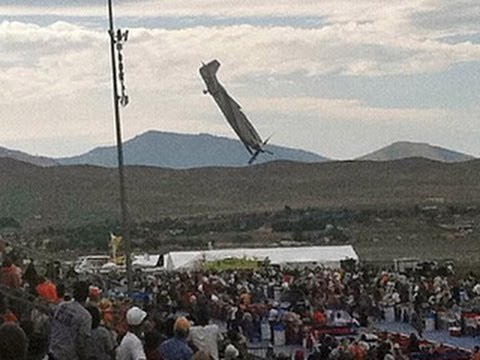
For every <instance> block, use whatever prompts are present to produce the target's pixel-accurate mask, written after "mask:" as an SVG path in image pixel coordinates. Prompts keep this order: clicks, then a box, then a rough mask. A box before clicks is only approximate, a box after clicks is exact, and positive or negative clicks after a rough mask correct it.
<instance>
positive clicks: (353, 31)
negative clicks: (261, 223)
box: [0, 0, 480, 159]
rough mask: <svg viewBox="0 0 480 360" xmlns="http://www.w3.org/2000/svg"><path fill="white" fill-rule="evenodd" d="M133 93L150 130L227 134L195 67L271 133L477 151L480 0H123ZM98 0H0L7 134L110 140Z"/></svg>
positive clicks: (64, 143) (4, 142)
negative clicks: (214, 68) (213, 69)
mask: <svg viewBox="0 0 480 360" xmlns="http://www.w3.org/2000/svg"><path fill="white" fill-rule="evenodd" d="M115 22H116V23H115V26H116V27H117V28H122V29H128V30H129V39H128V42H127V43H126V44H125V47H124V51H123V54H124V65H125V70H126V86H127V92H128V95H129V97H130V104H129V105H128V106H127V107H126V108H124V109H122V111H121V116H122V126H123V129H122V130H123V136H124V139H129V138H132V137H134V136H136V135H139V134H141V133H143V132H145V131H148V130H160V131H169V132H179V133H190V134H196V133H210V134H213V135H218V136H227V137H230V138H235V135H234V133H233V132H232V130H231V129H230V127H229V126H228V124H227V123H226V122H225V120H224V119H223V117H222V116H221V114H220V112H219V110H218V109H217V107H216V106H215V104H214V102H213V100H212V99H211V97H209V96H205V95H204V94H203V93H202V90H203V89H204V84H203V82H202V80H201V78H200V76H199V73H198V69H199V67H200V66H201V63H202V61H203V62H208V61H210V60H212V59H218V60H219V61H220V62H221V64H222V66H221V68H220V70H219V73H218V77H219V80H220V81H221V82H222V83H223V84H224V86H225V87H226V89H227V90H228V91H229V92H230V94H231V95H232V96H233V97H234V98H235V99H236V100H237V101H238V102H239V103H240V104H241V105H242V108H243V110H244V112H245V113H246V114H247V116H248V117H249V119H250V120H251V121H252V123H253V124H254V125H255V127H256V128H257V130H258V131H259V133H260V135H261V136H262V137H263V138H266V137H268V136H270V135H273V137H272V140H271V142H272V143H274V144H276V145H282V146H288V147H293V148H299V149H304V150H308V151H313V152H315V153H317V154H320V155H323V156H326V157H329V158H334V159H351V158H355V157H357V156H360V155H364V154H366V153H368V152H371V151H374V150H376V149H378V148H380V147H382V146H386V145H388V144H390V143H392V142H395V141H416V142H427V143H430V144H432V145H438V146H443V147H447V148H450V149H454V150H457V151H461V152H465V153H468V154H471V155H474V156H480V140H479V139H480V119H479V115H478V114H479V107H480V106H479V101H478V98H479V97H480V2H478V1H477V0H409V1H404V0H389V1H384V0H355V1H353V0H322V1H318V0H275V1H273V0H242V1H231V0H168V1H167V0H135V1H132V0H116V1H115ZM107 26H108V19H107V11H106V1H105V0H65V1H61V0H42V1H38V0H0V51H1V55H2V56H1V57H0V84H2V91H1V92H0V119H1V121H0V146H3V147H7V148H10V149H16V150H22V151H26V152H29V153H31V154H37V155H45V156H52V157H60V156H72V155H76V154H80V153H83V152H86V151H88V150H91V149H92V148H94V147H96V146H101V145H109V144H114V141H115V136H114V121H113V112H112V90H111V83H112V80H111V70H110V66H111V64H110V53H109V36H108V33H107Z"/></svg>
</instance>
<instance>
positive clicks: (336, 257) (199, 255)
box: [165, 245, 358, 270]
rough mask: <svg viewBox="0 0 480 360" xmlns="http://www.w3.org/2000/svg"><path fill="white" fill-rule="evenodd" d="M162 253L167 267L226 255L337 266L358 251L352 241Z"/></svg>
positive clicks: (175, 266)
mask: <svg viewBox="0 0 480 360" xmlns="http://www.w3.org/2000/svg"><path fill="white" fill-rule="evenodd" d="M165 257H166V259H167V261H166V262H165V263H166V267H167V268H168V269H170V270H175V269H181V268H190V267H193V266H194V265H195V263H198V262H199V261H202V260H204V261H215V260H222V259H227V258H246V259H258V260H261V261H262V260H265V259H266V258H268V259H269V260H270V263H271V264H275V265H286V264H302V263H303V264H305V263H312V264H321V265H325V266H332V267H338V266H340V261H342V260H346V259H353V260H355V261H358V255H357V253H356V252H355V250H354V248H353V247H352V246H351V245H345V246H308V247H277V248H241V249H217V250H205V251H201V250H199V251H172V252H170V253H168V254H166V255H165Z"/></svg>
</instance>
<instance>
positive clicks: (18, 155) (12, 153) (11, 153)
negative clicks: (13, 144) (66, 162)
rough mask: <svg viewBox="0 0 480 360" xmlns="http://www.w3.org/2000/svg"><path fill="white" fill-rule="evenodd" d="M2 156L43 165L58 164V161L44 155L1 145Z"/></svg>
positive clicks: (0, 154) (0, 153) (0, 152)
mask: <svg viewBox="0 0 480 360" xmlns="http://www.w3.org/2000/svg"><path fill="white" fill-rule="evenodd" d="M0 158H9V159H15V160H18V161H22V162H25V163H29V164H33V165H36V166H42V167H46V166H55V165H58V163H57V162H56V161H55V160H53V159H50V158H47V157H44V156H34V155H30V154H27V153H24V152H22V151H17V150H10V149H7V148H4V147H0Z"/></svg>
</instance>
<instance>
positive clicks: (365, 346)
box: [0, 257, 480, 360]
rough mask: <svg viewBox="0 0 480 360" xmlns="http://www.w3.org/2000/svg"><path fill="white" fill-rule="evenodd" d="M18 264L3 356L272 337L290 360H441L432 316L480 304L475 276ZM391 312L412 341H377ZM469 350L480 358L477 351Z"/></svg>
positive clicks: (271, 355) (58, 355)
mask: <svg viewBox="0 0 480 360" xmlns="http://www.w3.org/2000/svg"><path fill="white" fill-rule="evenodd" d="M19 265H20V264H18V263H16V262H14V261H12V259H10V258H8V257H5V258H4V259H3V262H2V267H1V269H0V323H1V326H0V360H4V359H39V360H40V359H47V358H48V359H52V360H63V359H69V360H76V359H82V360H83V359H88V360H94V359H97V360H101V359H119V360H130V359H131V360H135V359H148V360H184V359H185V360H190V359H197V360H198V359H214V360H219V359H249V358H252V356H255V355H254V354H255V351H250V350H249V347H250V345H251V344H262V343H263V342H264V341H265V340H266V341H269V342H270V345H269V346H268V347H266V348H265V353H262V354H261V356H262V358H267V359H277V358H278V359H280V358H288V357H285V355H283V354H281V352H282V350H285V347H288V346H291V347H293V348H295V349H298V351H296V352H295V354H294V355H293V358H294V359H306V358H307V357H308V359H312V360H316V359H317V360H318V359H322V360H328V359H332V360H367V359H378V360H393V359H394V360H397V359H398V360H401V359H406V358H408V357H410V358H412V356H413V354H423V355H424V356H427V355H428V356H430V357H429V358H431V359H434V358H435V357H434V355H436V356H437V358H438V356H439V354H441V353H442V351H443V350H441V349H440V348H435V347H432V346H428V345H425V344H424V345H425V346H423V345H422V342H421V338H422V335H423V330H424V324H425V321H424V316H425V314H427V313H436V314H440V313H441V314H448V316H449V317H450V318H451V319H452V321H455V320H457V321H460V320H461V316H460V317H459V314H461V311H462V310H465V309H468V310H472V311H475V310H476V309H477V306H478V305H477V302H478V301H479V300H480V283H479V282H478V279H477V278H476V277H475V275H474V274H470V275H469V276H467V277H464V278H463V279H458V277H456V276H454V275H453V274H451V273H448V274H439V273H434V272H430V273H428V274H422V273H413V274H408V275H407V274H401V273H398V272H393V271H374V270H372V269H366V268H358V267H352V268H350V269H348V270H347V269H329V268H320V267H318V268H314V269H313V268H302V269H280V268H278V267H273V266H262V267H259V268H256V269H250V270H242V271H236V270H222V271H215V270H201V269H197V270H195V271H193V270H192V271H183V272H174V273H170V272H169V273H166V272H164V273H158V274H146V273H136V274H135V276H134V278H133V288H134V289H135V291H134V292H132V293H130V294H128V292H127V289H126V280H125V275H124V274H117V273H111V274H76V273H74V272H72V271H68V272H65V275H63V276H62V275H61V274H59V273H57V274H55V275H52V273H51V272H48V271H47V272H45V271H43V272H40V271H39V272H37V270H36V267H35V264H34V262H33V261H30V262H28V263H25V264H24V265H23V262H22V265H23V266H19ZM52 277H54V278H52ZM478 310H480V309H478ZM389 314H391V316H393V317H394V320H397V321H408V322H410V323H412V325H413V326H414V328H415V329H416V334H412V335H411V337H410V338H409V339H408V341H407V342H405V343H404V344H400V342H399V341H398V340H395V339H391V338H381V339H376V340H375V341H372V340H371V339H369V338H368V336H367V335H368V334H369V333H370V332H371V330H372V325H373V324H374V323H375V322H377V321H380V320H381V319H383V318H385V317H388V316H390V315H389ZM478 327H479V328H480V325H479V326H478ZM334 328H349V329H350V328H361V329H369V330H368V331H366V332H363V333H362V332H361V333H360V334H359V335H354V334H353V332H352V333H351V334H350V335H349V336H348V337H343V338H342V339H340V340H339V339H338V338H337V337H335V336H333V335H332V334H330V333H329V332H328V331H324V330H325V329H334ZM252 354H253V355H252ZM425 354H427V355H425ZM471 356H472V358H473V359H475V360H480V353H479V352H478V349H474V351H473V352H472V355H471Z"/></svg>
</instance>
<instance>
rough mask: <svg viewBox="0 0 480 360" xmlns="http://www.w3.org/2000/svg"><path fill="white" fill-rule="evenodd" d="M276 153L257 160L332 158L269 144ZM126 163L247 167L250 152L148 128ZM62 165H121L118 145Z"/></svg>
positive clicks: (234, 144) (129, 148) (214, 139)
mask: <svg viewBox="0 0 480 360" xmlns="http://www.w3.org/2000/svg"><path fill="white" fill-rule="evenodd" d="M267 148H268V149H269V150H271V151H272V152H273V153H274V155H268V154H260V155H259V156H258V158H257V161H256V163H258V164H260V163H265V162H268V161H273V160H291V161H299V162H321V161H326V160H328V159H327V158H325V157H322V156H319V155H317V154H315V153H312V152H307V151H303V150H298V149H290V148H286V147H280V146H275V145H271V146H267ZM124 153H125V164H127V165H145V166H156V167H165V168H172V169H187V168H198V167H212V166H245V165H247V162H248V160H249V158H250V154H249V153H248V152H247V150H246V149H245V147H244V146H243V145H242V143H241V142H240V141H237V140H232V139H229V138H225V137H219V136H213V135H209V134H198V135H189V134H177V133H168V132H160V131H153V130H152V131H148V132H146V133H143V134H141V135H138V136H136V137H134V138H133V139H130V140H128V141H126V142H125V143H124ZM56 160H57V161H58V162H59V163H60V164H61V165H86V164H88V165H98V166H104V167H113V166H116V165H117V152H116V148H115V147H114V146H108V147H98V148H95V149H93V150H91V151H89V152H87V153H85V154H82V155H78V156H74V157H69V158H60V159H56Z"/></svg>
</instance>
